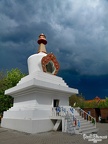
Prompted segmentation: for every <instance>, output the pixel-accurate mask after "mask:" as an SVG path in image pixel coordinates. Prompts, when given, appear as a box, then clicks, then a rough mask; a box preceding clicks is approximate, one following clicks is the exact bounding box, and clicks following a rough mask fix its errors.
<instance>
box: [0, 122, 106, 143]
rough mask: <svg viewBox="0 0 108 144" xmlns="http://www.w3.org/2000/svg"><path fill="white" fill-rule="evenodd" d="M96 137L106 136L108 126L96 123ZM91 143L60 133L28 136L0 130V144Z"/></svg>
mask: <svg viewBox="0 0 108 144" xmlns="http://www.w3.org/2000/svg"><path fill="white" fill-rule="evenodd" d="M97 128H99V131H98V133H97V135H98V136H108V124H106V123H104V124H103V123H97ZM92 143H94V142H93V141H88V140H87V139H85V140H84V139H83V135H71V134H67V133H62V132H53V131H51V132H45V133H39V134H28V133H23V132H18V131H15V130H10V129H5V128H0V144H92ZM97 143H98V144H108V138H107V139H103V140H102V141H98V142H97Z"/></svg>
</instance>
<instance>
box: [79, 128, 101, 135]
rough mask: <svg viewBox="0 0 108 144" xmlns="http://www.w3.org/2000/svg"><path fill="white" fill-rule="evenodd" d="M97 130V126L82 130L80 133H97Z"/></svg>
mask: <svg viewBox="0 0 108 144" xmlns="http://www.w3.org/2000/svg"><path fill="white" fill-rule="evenodd" d="M98 131H99V129H98V128H94V129H89V130H85V131H82V134H91V133H97V132H98Z"/></svg>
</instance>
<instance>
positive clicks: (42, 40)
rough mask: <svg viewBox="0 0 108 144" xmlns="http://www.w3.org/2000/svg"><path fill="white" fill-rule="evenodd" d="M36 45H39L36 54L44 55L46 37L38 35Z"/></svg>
mask: <svg viewBox="0 0 108 144" xmlns="http://www.w3.org/2000/svg"><path fill="white" fill-rule="evenodd" d="M37 43H38V44H39V49H38V52H44V53H46V48H45V45H46V44H47V40H46V36H45V35H44V34H43V33H42V34H40V35H39V39H38V41H37Z"/></svg>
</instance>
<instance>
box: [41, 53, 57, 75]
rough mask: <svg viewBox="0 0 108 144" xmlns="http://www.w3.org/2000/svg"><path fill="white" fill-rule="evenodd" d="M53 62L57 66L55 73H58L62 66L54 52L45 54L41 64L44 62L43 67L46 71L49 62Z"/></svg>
mask: <svg viewBox="0 0 108 144" xmlns="http://www.w3.org/2000/svg"><path fill="white" fill-rule="evenodd" d="M51 61H52V62H53V64H54V67H55V71H54V73H53V74H54V75H56V74H57V73H58V70H59V68H60V65H59V63H58V61H57V59H56V57H55V56H54V55H53V54H52V53H49V54H47V55H46V56H44V57H43V58H42V60H41V64H42V68H43V71H44V72H47V69H46V65H47V64H48V63H49V62H51Z"/></svg>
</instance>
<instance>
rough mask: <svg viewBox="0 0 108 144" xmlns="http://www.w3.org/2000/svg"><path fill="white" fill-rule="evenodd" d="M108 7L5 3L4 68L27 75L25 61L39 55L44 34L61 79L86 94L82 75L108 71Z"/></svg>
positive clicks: (41, 0)
mask: <svg viewBox="0 0 108 144" xmlns="http://www.w3.org/2000/svg"><path fill="white" fill-rule="evenodd" d="M107 7H108V1H107V0H102V1H101V0H95V1H94V0H86V1H85V0H76V1H74V0H66V1H62V0H59V1H58V0H51V1H49V0H1V1H0V69H11V68H13V67H14V68H15V67H18V68H20V69H21V70H22V71H24V72H25V71H26V72H27V62H26V61H27V58H28V57H29V56H30V55H31V54H34V53H35V52H37V49H38V44H37V43H36V41H37V39H38V35H39V34H40V33H44V34H45V35H46V37H47V41H48V44H47V45H46V47H47V51H48V52H53V53H54V54H55V55H56V57H57V59H58V60H59V62H60V68H61V72H60V73H61V74H62V76H63V77H64V79H67V81H68V83H69V84H71V80H72V81H74V82H75V86H76V87H77V88H79V89H81V90H82V87H83V86H85V85H83V84H81V83H82V77H83V76H84V75H86V76H88V77H90V76H93V79H94V76H96V77H97V76H101V75H105V76H106V75H107V73H108V68H107V65H108V56H107V54H108V19H107V17H108V11H107ZM69 73H71V74H69ZM90 80H91V77H90ZM85 81H86V80H85ZM88 81H89V80H88ZM96 81H98V79H95V81H92V83H95V82H96ZM106 83H107V82H106ZM72 86H73V87H74V85H73V84H72ZM89 88H90V87H89V84H88V88H87V89H89ZM102 89H103V88H102ZM105 91H107V90H106V89H105Z"/></svg>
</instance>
